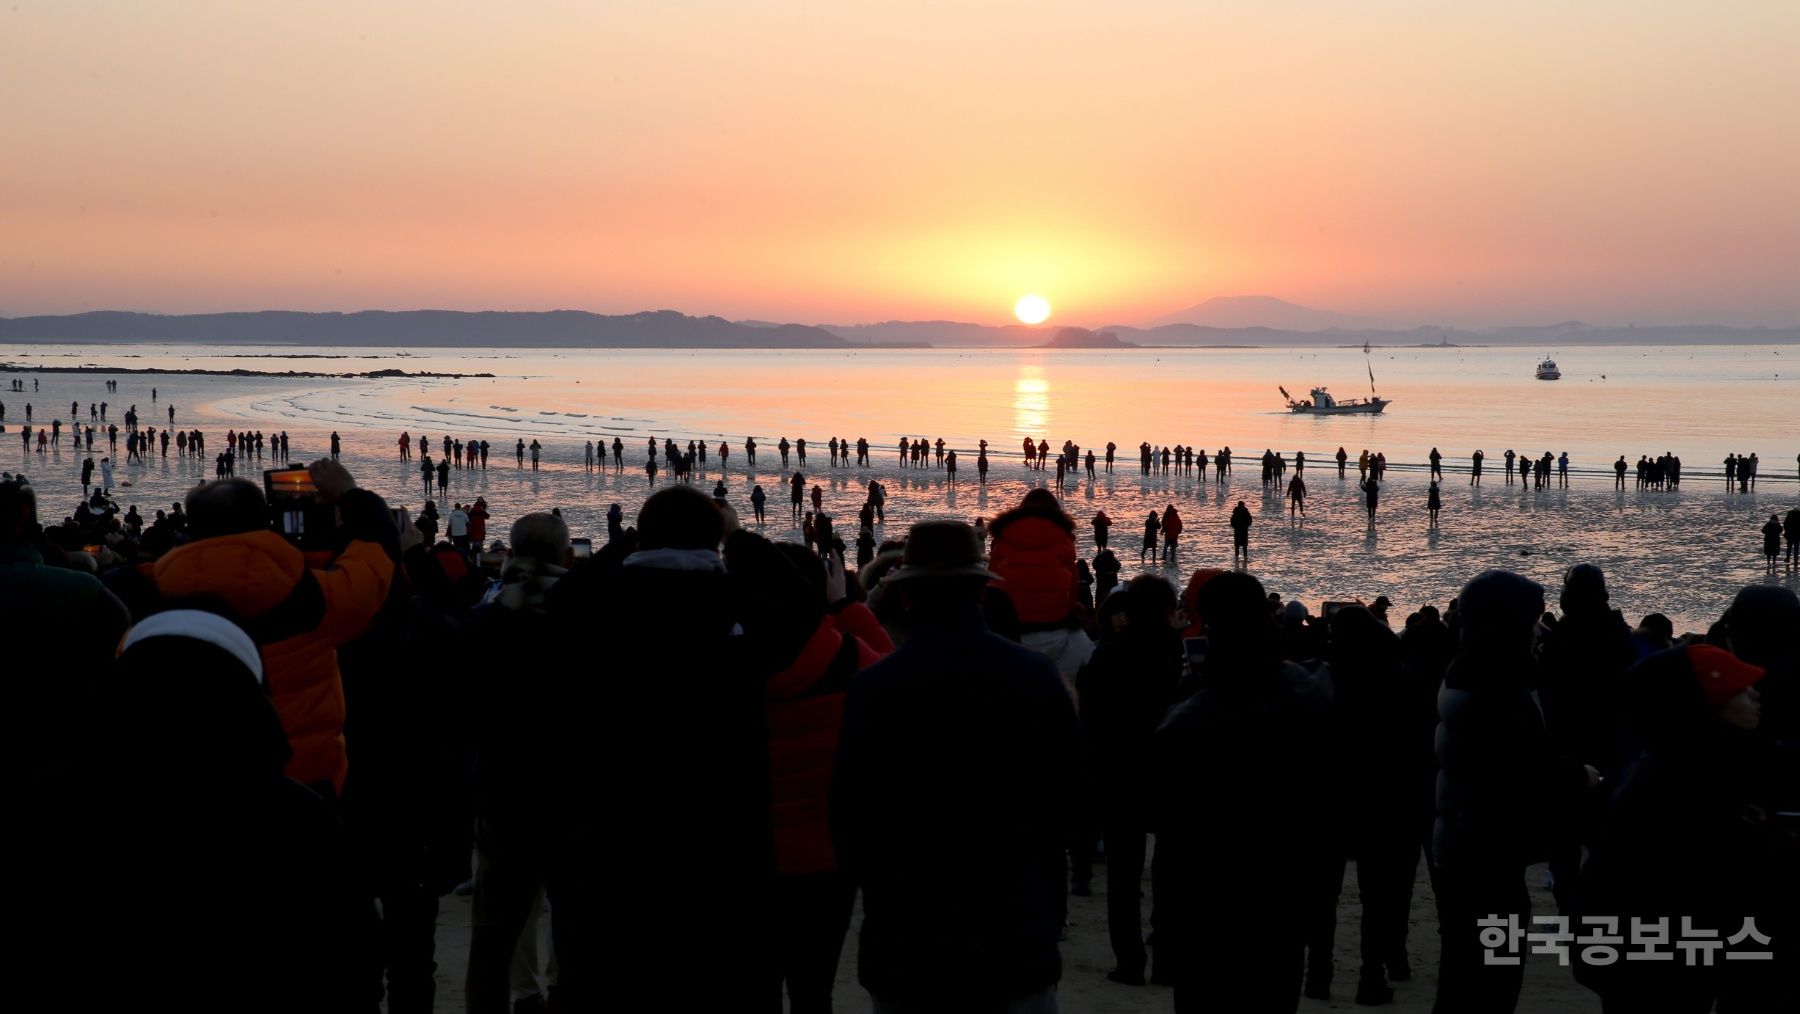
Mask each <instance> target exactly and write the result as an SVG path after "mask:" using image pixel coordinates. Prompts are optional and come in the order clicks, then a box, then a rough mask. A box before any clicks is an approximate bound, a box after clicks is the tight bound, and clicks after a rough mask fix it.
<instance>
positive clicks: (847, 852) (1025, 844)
mask: <svg viewBox="0 0 1800 1014" xmlns="http://www.w3.org/2000/svg"><path fill="white" fill-rule="evenodd" d="M1079 752H1080V733H1079V730H1078V727H1077V724H1076V719H1075V708H1074V705H1073V703H1072V702H1071V701H1070V699H1069V694H1068V691H1067V690H1065V689H1064V687H1063V684H1062V680H1061V679H1059V678H1058V676H1057V673H1056V670H1055V668H1054V667H1052V666H1051V664H1050V662H1049V661H1048V660H1046V659H1045V658H1044V657H1043V656H1042V655H1039V654H1037V653H1036V652H1032V651H1029V650H1027V649H1025V648H1021V647H1020V646H1018V645H1016V644H1013V643H1011V642H1009V641H1007V640H1005V639H1004V638H1002V637H1000V636H998V635H997V634H994V633H992V632H991V631H990V630H989V629H988V628H987V625H986V623H985V622H984V621H983V620H982V619H981V616H980V612H979V610H978V608H977V607H975V606H973V605H971V606H969V607H968V608H967V609H966V611H964V612H962V613H959V614H956V615H953V616H947V617H943V618H941V622H933V623H930V624H926V625H921V626H920V627H919V629H917V630H915V631H914V632H913V633H912V634H911V635H910V636H909V637H908V638H907V640H906V642H905V643H904V644H903V645H901V646H900V648H898V649H897V650H895V651H894V653H893V654H891V655H889V656H888V657H887V658H885V659H882V660H881V661H880V662H878V663H876V664H875V665H872V666H870V667H869V668H868V669H865V670H864V671H862V672H861V673H859V674H857V676H856V678H855V679H854V680H853V681H851V685H850V692H849V695H848V697H847V699H846V701H845V707H844V727H843V730H842V732H841V734H840V736H839V740H838V754H837V762H836V765H835V767H834V769H833V771H832V782H831V826H832V831H833V841H834V842H835V843H836V845H837V848H838V853H839V856H840V859H841V861H842V863H843V866H844V869H845V871H846V872H848V873H849V874H850V875H851V877H852V879H854V880H855V881H856V882H857V885H858V886H859V887H860V888H861V889H862V894H863V913H864V918H863V923H862V935H861V950H860V953H859V955H858V962H857V975H858V979H859V980H860V981H861V982H862V984H863V986H864V987H865V988H867V989H868V990H869V991H870V992H871V993H873V994H875V995H877V996H879V997H882V998H883V999H887V1000H891V1001H892V1002H896V1003H917V1004H920V1005H922V1006H923V1007H930V1008H934V1009H935V1008H938V1007H942V1006H943V1004H944V1001H945V998H947V997H950V998H955V999H956V1000H958V1001H961V1006H958V1007H953V1008H948V1009H967V1010H975V1009H980V1010H989V1009H1000V1008H1002V1007H1004V1003H1003V1002H1002V1001H1004V1000H1006V999H1008V998H1012V997H1019V996H1024V995H1027V994H1030V993H1034V992H1037V991H1039V990H1042V989H1044V988H1046V987H1047V986H1049V985H1051V984H1052V983H1054V982H1056V981H1057V979H1058V978H1059V977H1060V976H1061V972H1062V965H1061V958H1060V955H1059V953H1058V950H1057V945H1056V941H1057V935H1058V934H1059V933H1060V932H1061V930H1062V925H1063V917H1064V915H1065V912H1066V905H1067V892H1068V884H1067V879H1066V878H1067V871H1066V868H1065V865H1064V863H1065V859H1064V850H1065V848H1066V846H1067V843H1068V841H1069V840H1070V839H1069V831H1070V829H1069V828H1068V827H1067V820H1068V814H1069V811H1070V809H1071V800H1072V798H1073V793H1074V789H1075V785H1076V778H1077V771H1078V767H1079Z"/></svg>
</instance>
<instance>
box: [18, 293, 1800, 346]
mask: <svg viewBox="0 0 1800 1014" xmlns="http://www.w3.org/2000/svg"><path fill="white" fill-rule="evenodd" d="M1289 305H1292V304H1289ZM1302 309H1304V308H1302ZM1070 332H1075V333H1074V334H1070ZM1096 332H1098V333H1099V334H1100V335H1110V336H1111V337H1112V338H1114V339H1117V341H1118V343H1119V345H1141V346H1175V347H1198V346H1251V347H1263V348H1283V347H1307V348H1319V347H1329V346H1346V345H1362V344H1363V343H1365V342H1367V343H1368V344H1370V345H1381V346H1412V345H1436V344H1438V343H1439V342H1440V341H1446V340H1447V341H1448V342H1449V343H1451V344H1453V345H1534V346H1557V345H1565V346H1566V345H1762V344H1796V343H1800V327H1789V328H1764V327H1725V326H1722V325H1716V324H1692V325H1667V326H1657V327H1597V326H1594V325H1591V324H1585V323H1582V322H1581V321H1564V322H1562V323H1559V324H1548V325H1541V326H1527V327H1504V328H1493V329H1489V330H1481V331H1471V330H1466V329H1462V328H1442V327H1415V328H1410V329H1382V328H1343V327H1332V328H1326V329H1323V330H1310V331H1303V330H1292V329H1284V328H1275V327H1265V326H1257V327H1215V326H1208V325H1203V324H1163V325H1160V326H1157V327H1150V328H1140V327H1130V326H1126V325H1119V324H1115V325H1110V326H1107V327H1104V328H1094V329H1092V330H1089V329H1086V328H1073V327H1071V328H1058V327H1055V326H1042V327H1028V326H1025V325H1022V324H1006V325H999V326H992V325H985V324H969V323H961V322H957V321H887V322H885V323H880V324H859V325H854V326H838V325H822V326H811V325H805V324H772V323H767V322H763V321H729V320H725V319H724V318H722V317H689V316H686V315H684V314H681V313H678V312H676V311H674V310H657V311H653V312H649V313H633V314H623V315H617V316H608V315H605V314H597V313H588V312H586V311H583V310H551V311H543V312H500V311H486V312H473V313H466V312H461V311H454V310H402V311H385V310H366V311H362V312H358V313H302V312H294V311H285V310H264V311H257V312H247V313H201V314H181V315H161V314H149V313H127V312H121V311H96V312H92V313H77V314H70V315H67V316H37V317H15V318H10V319H8V318H0V342H11V343H15V344H28V343H33V342H40V343H42V342H71V343H80V342H167V343H183V344H196V345H309V346H315V347H319V348H346V347H367V346H378V347H379V346H401V347H406V346H411V347H418V348H430V347H447V348H487V349H497V348H711V349H730V348H743V349H794V348H856V347H858V346H870V345H889V346H893V345H915V346H935V347H938V348H1013V349H1023V348H1045V347H1048V348H1097V347H1098V348H1107V347H1117V346H1113V345H1111V344H1108V343H1105V342H1103V341H1102V340H1101V339H1100V338H1099V337H1098V336H1096V337H1092V338H1090V337H1086V336H1088V335H1095V333H1096Z"/></svg>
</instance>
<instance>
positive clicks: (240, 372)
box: [0, 355, 494, 380]
mask: <svg viewBox="0 0 1800 1014" xmlns="http://www.w3.org/2000/svg"><path fill="white" fill-rule="evenodd" d="M245 358H259V359H260V358H267V359H287V358H293V359H339V358H341V359H349V358H352V357H350V356H316V355H315V356H292V357H289V356H250V357H245ZM355 358H359V359H379V358H382V357H380V356H358V357H355ZM0 373H131V374H160V375H163V376H197V377H295V378H301V379H307V378H312V379H321V378H323V379H333V380H394V379H402V378H406V379H427V380H429V379H438V380H479V379H483V378H487V379H493V378H494V374H492V373H433V372H429V371H426V370H420V371H419V372H417V373H408V372H406V371H405V370H366V371H364V372H362V373H327V372H324V371H321V370H244V369H237V370H201V369H185V370H177V369H172V368H169V367H162V366H20V365H18V364H17V363H0Z"/></svg>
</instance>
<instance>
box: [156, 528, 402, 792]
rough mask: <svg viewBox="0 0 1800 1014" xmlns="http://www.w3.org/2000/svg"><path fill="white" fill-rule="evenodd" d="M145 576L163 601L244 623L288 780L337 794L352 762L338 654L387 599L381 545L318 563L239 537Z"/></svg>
mask: <svg viewBox="0 0 1800 1014" xmlns="http://www.w3.org/2000/svg"><path fill="white" fill-rule="evenodd" d="M150 576H151V578H152V580H153V581H155V583H156V587H157V589H158V591H159V592H160V594H161V595H162V597H163V598H164V599H165V600H180V599H208V598H210V599H216V600H218V601H220V602H223V603H224V604H226V605H227V606H229V607H230V608H231V609H232V611H233V612H235V613H236V615H237V616H238V617H240V618H241V619H242V621H243V622H244V625H245V627H246V628H247V629H248V630H249V631H250V634H251V636H252V637H253V638H255V640H256V643H257V647H258V648H259V649H260V650H261V651H262V659H263V668H264V670H265V672H266V674H267V680H268V687H269V696H270V698H271V699H272V700H273V701H274V704H275V710H276V712H277V714H279V715H280V717H281V726H282V728H283V729H284V730H286V732H287V736H288V742H289V744H290V745H291V746H292V748H293V751H294V756H293V759H292V760H291V761H289V762H288V766H287V775H288V777H290V778H292V779H294V780H295V781H298V782H301V783H302V784H306V785H317V784H319V783H321V782H326V781H329V782H331V783H332V786H333V788H334V789H335V790H337V791H342V790H343V787H344V777H345V775H346V773H347V772H348V770H349V765H348V761H347V759H346V755H345V752H344V687H343V682H342V680H341V678H340V676H339V674H338V665H337V649H338V647H339V646H340V645H342V644H344V643H346V642H348V641H350V640H351V639H352V638H354V637H356V636H357V635H359V634H361V633H362V632H363V631H364V630H365V629H367V627H368V625H369V623H370V621H371V620H373V619H374V617H375V614H376V613H377V612H378V611H380V609H381V607H382V604H383V603H384V602H386V601H387V595H388V586H389V585H390V583H391V582H392V581H393V576H394V565H393V562H392V561H391V560H390V559H388V556H387V553H386V552H385V551H384V550H383V549H382V548H381V546H379V545H377V544H375V543H372V542H360V541H357V542H351V543H350V544H349V546H348V547H347V548H345V550H344V551H343V552H342V553H340V554H339V555H338V556H337V558H336V559H334V560H331V561H330V562H329V563H328V564H327V563H324V562H323V561H321V562H320V563H319V564H317V565H315V564H313V563H312V562H310V561H309V560H308V559H307V557H306V555H305V554H302V553H301V552H300V550H298V549H296V548H294V546H292V545H291V544H289V543H288V542H287V540H285V539H283V538H282V537H281V536H279V535H277V534H275V533H274V532H270V531H258V532H243V533H240V534H236V535H222V536H217V537H215V538H210V539H202V540H200V541H198V542H190V543H188V544H187V545H185V546H181V547H179V548H177V549H175V550H173V551H172V552H170V553H168V554H167V555H165V556H164V557H162V558H161V559H160V560H158V561H156V563H155V564H153V565H152V566H151V568H150Z"/></svg>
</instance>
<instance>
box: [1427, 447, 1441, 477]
mask: <svg viewBox="0 0 1800 1014" xmlns="http://www.w3.org/2000/svg"><path fill="white" fill-rule="evenodd" d="M1430 457H1431V477H1432V478H1433V479H1442V478H1443V477H1444V456H1443V455H1442V454H1439V453H1438V449H1437V448H1435V447H1433V448H1432V449H1431V455H1430Z"/></svg>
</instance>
